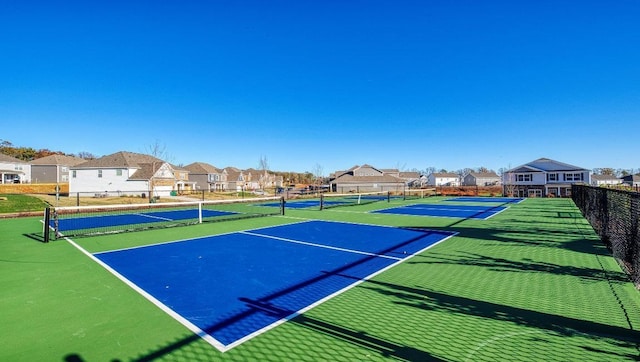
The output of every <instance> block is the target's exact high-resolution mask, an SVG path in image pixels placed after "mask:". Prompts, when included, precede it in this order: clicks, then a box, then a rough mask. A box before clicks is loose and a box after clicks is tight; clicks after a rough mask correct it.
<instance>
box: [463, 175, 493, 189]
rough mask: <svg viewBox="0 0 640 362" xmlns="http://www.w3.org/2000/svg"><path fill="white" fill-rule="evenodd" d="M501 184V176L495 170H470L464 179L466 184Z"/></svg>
mask: <svg viewBox="0 0 640 362" xmlns="http://www.w3.org/2000/svg"><path fill="white" fill-rule="evenodd" d="M499 184H500V176H498V175H497V174H496V173H495V172H469V173H468V174H467V175H466V176H465V177H464V178H463V179H462V185H464V186H495V185H499Z"/></svg>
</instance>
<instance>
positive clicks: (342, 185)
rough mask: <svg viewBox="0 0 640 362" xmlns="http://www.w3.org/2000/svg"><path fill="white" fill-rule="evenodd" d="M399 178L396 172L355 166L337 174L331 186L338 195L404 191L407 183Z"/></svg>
mask: <svg viewBox="0 0 640 362" xmlns="http://www.w3.org/2000/svg"><path fill="white" fill-rule="evenodd" d="M396 175H397V176H396ZM399 176H400V175H399V172H398V171H395V170H394V171H389V170H387V172H385V171H383V170H380V169H377V168H375V167H373V166H371V165H362V166H354V167H352V168H350V169H348V170H346V171H337V172H335V173H334V174H333V175H332V176H331V180H330V181H329V185H330V187H331V191H334V192H338V193H347V192H375V191H402V190H404V187H405V185H406V182H405V180H404V179H402V178H400V177H399Z"/></svg>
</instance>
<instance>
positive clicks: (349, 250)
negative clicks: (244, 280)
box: [239, 231, 403, 260]
mask: <svg viewBox="0 0 640 362" xmlns="http://www.w3.org/2000/svg"><path fill="white" fill-rule="evenodd" d="M239 234H245V235H252V236H258V237H261V238H265V239H274V240H280V241H286V242H288V243H293V244H300V245H307V246H313V247H316V248H322V249H331V250H338V251H344V252H347V253H353V254H362V255H367V256H375V257H380V258H388V259H394V260H402V259H403V258H398V257H395V256H388V255H382V254H376V253H370V252H367V251H360V250H355V249H347V248H339V247H337V246H330V245H323V244H316V243H310V242H308V241H301V240H294V239H288V238H283V237H279V236H272V235H265V234H258V233H252V232H247V231H240V232H239Z"/></svg>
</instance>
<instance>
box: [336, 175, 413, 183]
mask: <svg viewBox="0 0 640 362" xmlns="http://www.w3.org/2000/svg"><path fill="white" fill-rule="evenodd" d="M332 182H333V183H363V182H364V183H404V181H403V180H401V179H399V178H397V177H395V176H392V175H381V176H354V175H352V174H351V173H345V174H342V175H340V176H338V177H337V178H336V179H335V180H333V181H332Z"/></svg>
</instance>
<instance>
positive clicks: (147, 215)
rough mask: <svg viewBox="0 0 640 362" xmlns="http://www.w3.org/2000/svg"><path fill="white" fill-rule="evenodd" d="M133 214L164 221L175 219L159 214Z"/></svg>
mask: <svg viewBox="0 0 640 362" xmlns="http://www.w3.org/2000/svg"><path fill="white" fill-rule="evenodd" d="M133 215H137V216H142V217H148V218H150V219H158V220H164V221H175V220H174V219H169V218H168V217H160V216H154V215H149V214H133Z"/></svg>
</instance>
